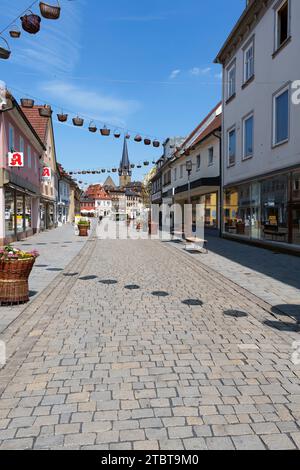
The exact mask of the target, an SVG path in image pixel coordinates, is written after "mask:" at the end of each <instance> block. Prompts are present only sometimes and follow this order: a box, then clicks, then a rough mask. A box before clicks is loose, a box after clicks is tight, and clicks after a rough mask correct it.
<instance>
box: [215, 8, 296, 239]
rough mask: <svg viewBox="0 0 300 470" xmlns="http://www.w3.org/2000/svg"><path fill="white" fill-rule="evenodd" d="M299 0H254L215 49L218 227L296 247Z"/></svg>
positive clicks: (233, 233) (230, 233)
mask: <svg viewBox="0 0 300 470" xmlns="http://www.w3.org/2000/svg"><path fill="white" fill-rule="evenodd" d="M299 21H300V2H299V0H280V1H275V0H268V1H266V0H256V1H251V0H250V1H249V2H247V6H246V9H245V11H244V12H243V14H242V16H241V18H240V19H239V21H238V22H237V24H236V25H235V27H234V29H233V31H232V32H231V34H230V36H229V37H228V39H227V41H226V42H225V44H224V46H223V47H222V49H221V51H220V52H219V54H218V56H217V58H216V62H218V63H221V64H222V66H223V187H224V205H223V211H224V225H223V233H224V235H226V236H229V237H231V238H232V237H238V238H239V239H245V240H251V241H254V242H260V243H263V244H265V245H269V244H273V245H274V244H290V245H294V246H299V245H300V133H299V122H300V105H299V104H296V102H295V100H294V99H293V94H294V93H295V90H294V85H293V82H292V80H296V79H298V78H299V77H300V63H299V61H298V60H297V59H296V57H297V56H298V54H299V47H300V30H299Z"/></svg>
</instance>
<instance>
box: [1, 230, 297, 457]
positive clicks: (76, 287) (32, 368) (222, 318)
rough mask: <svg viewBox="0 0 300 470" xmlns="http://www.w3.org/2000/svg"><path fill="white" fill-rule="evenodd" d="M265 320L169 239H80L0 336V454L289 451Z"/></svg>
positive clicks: (278, 372)
mask: <svg viewBox="0 0 300 470" xmlns="http://www.w3.org/2000/svg"><path fill="white" fill-rule="evenodd" d="M273 319H274V317H273V316H272V314H271V312H270V308H269V306H268V305H267V304H265V303H264V302H262V301H260V300H259V299H258V298H256V297H254V296H253V295H251V294H249V295H248V294H247V292H246V291H244V290H243V289H242V288H240V287H239V286H237V285H236V284H234V283H232V282H230V281H229V280H227V279H225V278H223V277H222V276H221V275H219V274H216V273H215V272H213V271H209V269H208V268H207V267H202V266H200V265H199V263H197V262H195V261H194V260H193V259H191V258H190V257H189V256H188V255H186V254H183V253H181V252H180V251H179V250H176V249H174V248H172V247H170V245H169V244H166V243H161V242H159V241H146V240H141V241H130V240H111V241H110V240H97V239H91V240H89V241H88V242H87V243H86V245H85V247H84V248H83V250H82V252H81V255H80V256H77V257H76V258H75V259H74V262H73V264H71V265H69V266H68V269H67V270H65V271H64V272H63V273H61V274H59V275H58V277H56V279H55V280H54V281H53V282H52V284H51V285H50V286H48V287H47V288H46V289H45V290H44V291H43V292H42V293H41V295H40V296H38V297H37V298H36V299H35V300H34V301H33V302H32V303H31V304H30V305H29V306H28V308H27V309H25V310H24V312H23V313H22V315H20V316H19V318H18V319H17V320H16V321H15V322H14V323H13V324H11V325H10V326H9V328H7V329H6V330H5V331H4V333H3V334H2V335H1V336H0V339H1V340H3V341H5V342H6V344H7V350H8V362H7V365H6V367H5V368H4V369H2V370H0V393H2V395H1V399H0V449H15V448H17V449H24V448H34V449H47V448H51V449H66V448H67V449H79V448H81V449H111V450H116V449H121V450H126V449H149V450H150V449H153V450H156V449H162V450H167V449H176V450H177V449H187V450H195V449H234V448H236V449H282V448H283V449H296V448H298V449H299V448H300V365H297V366H296V365H294V364H293V362H292V353H293V348H292V344H293V341H295V340H297V339H298V340H299V339H300V337H299V333H297V331H294V328H292V326H291V327H290V328H283V329H282V331H279V330H276V329H274V328H272V323H271V322H272V320H273Z"/></svg>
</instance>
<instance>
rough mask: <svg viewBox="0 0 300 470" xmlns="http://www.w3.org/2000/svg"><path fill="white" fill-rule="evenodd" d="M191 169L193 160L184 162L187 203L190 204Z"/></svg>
mask: <svg viewBox="0 0 300 470" xmlns="http://www.w3.org/2000/svg"><path fill="white" fill-rule="evenodd" d="M192 170H193V162H192V160H188V161H187V162H186V171H187V174H188V203H189V204H191V202H192V200H191V173H192Z"/></svg>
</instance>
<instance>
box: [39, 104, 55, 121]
mask: <svg viewBox="0 0 300 470" xmlns="http://www.w3.org/2000/svg"><path fill="white" fill-rule="evenodd" d="M39 114H40V116H42V117H45V118H51V116H52V109H51V106H47V105H45V106H44V107H43V108H39Z"/></svg>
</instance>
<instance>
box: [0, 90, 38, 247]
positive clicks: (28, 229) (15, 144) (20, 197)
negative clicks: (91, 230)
mask: <svg viewBox="0 0 300 470" xmlns="http://www.w3.org/2000/svg"><path fill="white" fill-rule="evenodd" d="M7 96H8V98H7V104H6V105H5V106H3V107H2V109H0V245H3V244H4V243H9V242H12V241H15V240H20V239H24V238H26V237H27V236H31V235H33V234H34V233H36V232H38V231H39V227H40V223H39V218H40V213H39V206H40V183H41V178H40V159H41V158H42V156H43V153H44V152H45V150H46V148H45V145H44V142H43V141H42V140H41V138H40V137H39V135H38V134H37V132H36V131H35V129H34V128H33V126H32V125H31V123H30V122H29V120H28V119H27V117H26V116H25V114H24V112H23V111H22V109H21V107H20V106H19V105H18V103H17V101H16V100H15V99H14V98H13V96H11V95H10V94H8V95H7ZM12 151H14V152H20V153H22V154H23V156H24V166H23V167H11V166H9V164H8V154H9V152H12Z"/></svg>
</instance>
